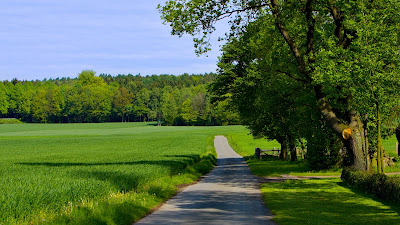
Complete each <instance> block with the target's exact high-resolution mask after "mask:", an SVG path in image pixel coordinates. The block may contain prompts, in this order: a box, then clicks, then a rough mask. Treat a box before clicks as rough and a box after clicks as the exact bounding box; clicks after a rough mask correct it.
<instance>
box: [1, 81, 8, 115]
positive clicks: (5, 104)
mask: <svg viewBox="0 0 400 225" xmlns="http://www.w3.org/2000/svg"><path fill="white" fill-rule="evenodd" d="M7 111H8V100H7V90H6V87H5V86H4V84H3V83H2V82H0V114H6V113H7Z"/></svg>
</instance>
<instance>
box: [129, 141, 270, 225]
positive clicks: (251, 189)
mask: <svg viewBox="0 0 400 225" xmlns="http://www.w3.org/2000/svg"><path fill="white" fill-rule="evenodd" d="M214 145H215V149H216V151H217V155H218V160H217V165H216V166H215V168H214V169H213V170H212V171H211V172H210V173H209V174H207V175H206V176H204V178H203V179H201V180H200V182H198V183H196V184H194V185H191V186H189V187H187V188H186V189H184V190H183V191H182V192H181V193H179V194H177V195H176V196H175V197H173V198H171V199H170V200H168V201H167V202H166V203H165V204H164V205H163V206H161V207H160V208H159V209H158V210H156V211H155V212H153V213H152V214H150V215H149V216H147V217H145V218H143V219H142V220H140V221H138V222H137V223H136V224H190V225H192V224H275V223H274V222H272V221H270V219H271V218H272V215H271V214H270V213H269V210H268V209H267V208H266V207H265V205H264V202H263V200H262V197H261V192H260V190H259V181H258V178H257V177H256V176H254V175H252V174H251V172H250V169H249V167H248V166H247V164H246V162H245V161H244V159H243V158H242V157H241V156H240V155H238V154H237V153H236V152H234V151H233V150H232V148H231V147H230V146H229V144H228V141H227V139H226V138H225V137H224V136H216V137H215V140H214Z"/></svg>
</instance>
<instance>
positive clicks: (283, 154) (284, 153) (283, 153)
mask: <svg viewBox="0 0 400 225" xmlns="http://www.w3.org/2000/svg"><path fill="white" fill-rule="evenodd" d="M278 142H279V143H280V144H281V153H280V154H279V158H280V159H284V160H286V159H287V158H288V152H287V137H282V138H280V140H278Z"/></svg>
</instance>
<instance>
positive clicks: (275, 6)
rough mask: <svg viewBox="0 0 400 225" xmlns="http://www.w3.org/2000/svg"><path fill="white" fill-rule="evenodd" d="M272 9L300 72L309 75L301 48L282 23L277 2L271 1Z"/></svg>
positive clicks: (276, 24) (275, 0)
mask: <svg viewBox="0 0 400 225" xmlns="http://www.w3.org/2000/svg"><path fill="white" fill-rule="evenodd" d="M271 9H272V14H273V15H274V16H275V26H276V27H277V28H278V30H279V32H280V33H281V34H282V36H283V38H284V39H285V41H286V43H287V44H288V45H289V47H290V50H291V51H292V53H293V55H294V57H295V59H296V61H297V65H298V69H299V71H300V72H301V73H303V74H306V75H308V74H309V71H307V69H306V64H305V62H304V60H303V58H302V55H301V53H300V50H299V48H298V47H297V45H296V43H295V42H294V40H293V39H292V37H290V35H289V32H288V31H287V30H286V29H285V26H284V25H283V24H282V23H281V22H280V19H281V18H280V17H281V14H280V12H279V6H278V1H277V0H272V1H271Z"/></svg>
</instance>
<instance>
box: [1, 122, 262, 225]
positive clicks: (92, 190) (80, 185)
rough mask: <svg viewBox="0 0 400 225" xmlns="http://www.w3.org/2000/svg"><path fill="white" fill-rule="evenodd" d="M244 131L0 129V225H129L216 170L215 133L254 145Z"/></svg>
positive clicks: (122, 126) (117, 126)
mask: <svg viewBox="0 0 400 225" xmlns="http://www.w3.org/2000/svg"><path fill="white" fill-rule="evenodd" d="M247 133H248V131H246V129H245V128H244V127H242V126H227V127H164V126H163V127H157V126H154V125H153V124H151V123H103V124H3V125H0V143H1V145H0V154H1V155H2V157H1V158H0V177H1V179H0V190H1V193H0V224H23V223H40V222H42V221H46V222H47V221H52V223H57V224H63V223H64V224H71V223H72V224H73V223H75V224H82V223H97V224H101V223H108V224H129V223H131V222H133V221H135V220H137V219H139V218H140V217H142V216H143V215H144V214H146V213H147V212H149V210H151V209H152V208H153V207H155V206H157V205H158V204H159V203H161V202H162V201H165V199H167V198H169V197H171V196H172V195H173V194H174V193H176V190H177V188H176V186H178V185H182V184H187V183H191V182H193V181H194V180H196V179H198V177H199V176H201V175H202V174H203V173H205V172H207V171H208V170H209V169H210V168H211V167H212V165H211V163H210V162H212V161H213V160H214V155H213V154H215V153H214V149H213V137H214V136H215V135H219V134H224V135H227V134H231V135H242V136H245V137H246V138H249V139H250V140H251V139H252V138H251V136H248V135H246V134H247ZM262 143H264V144H265V143H266V141H263V140H256V141H255V143H254V144H257V145H260V144H262ZM251 148H252V151H254V147H251Z"/></svg>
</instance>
